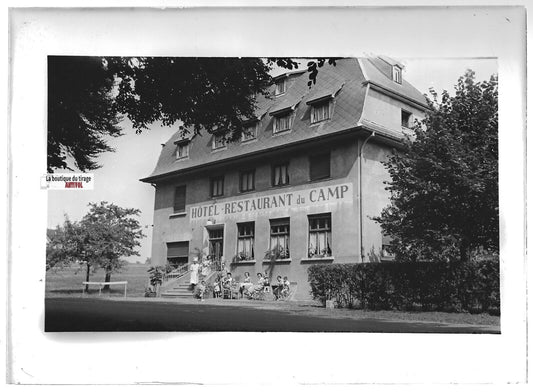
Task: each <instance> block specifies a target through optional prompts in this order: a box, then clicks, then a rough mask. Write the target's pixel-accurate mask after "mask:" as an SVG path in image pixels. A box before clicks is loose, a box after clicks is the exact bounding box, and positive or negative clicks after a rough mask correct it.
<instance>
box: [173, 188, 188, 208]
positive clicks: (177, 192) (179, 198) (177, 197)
mask: <svg viewBox="0 0 533 392" xmlns="http://www.w3.org/2000/svg"><path fill="white" fill-rule="evenodd" d="M185 191H186V187H185V185H180V186H177V187H176V188H175V189H174V213H179V212H185V193H186V192H185Z"/></svg>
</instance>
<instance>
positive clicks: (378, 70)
mask: <svg viewBox="0 0 533 392" xmlns="http://www.w3.org/2000/svg"><path fill="white" fill-rule="evenodd" d="M359 61H360V64H361V67H362V70H363V74H364V75H365V80H366V82H367V83H368V82H369V83H372V84H374V85H375V86H378V87H382V88H384V89H385V90H388V91H390V92H391V93H394V94H398V95H400V96H403V97H405V98H407V99H408V100H411V101H413V102H414V103H417V104H419V105H421V106H423V107H425V108H427V107H428V106H427V101H426V97H424V95H422V93H421V92H420V91H418V90H417V89H416V88H415V87H414V86H413V85H412V84H411V83H409V82H408V81H407V80H405V79H403V78H402V83H401V84H400V83H396V82H394V81H393V80H392V69H391V64H390V63H389V62H388V61H385V60H383V59H382V58H361V59H359Z"/></svg>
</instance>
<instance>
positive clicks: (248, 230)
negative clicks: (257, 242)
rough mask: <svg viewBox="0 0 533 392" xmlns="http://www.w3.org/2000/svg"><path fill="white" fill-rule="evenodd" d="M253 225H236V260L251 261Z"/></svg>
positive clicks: (252, 257) (252, 253) (248, 223)
mask: <svg viewBox="0 0 533 392" xmlns="http://www.w3.org/2000/svg"><path fill="white" fill-rule="evenodd" d="M254 235H255V223H254V222H246V223H237V260H238V261H245V260H253V259H254V258H255V256H254Z"/></svg>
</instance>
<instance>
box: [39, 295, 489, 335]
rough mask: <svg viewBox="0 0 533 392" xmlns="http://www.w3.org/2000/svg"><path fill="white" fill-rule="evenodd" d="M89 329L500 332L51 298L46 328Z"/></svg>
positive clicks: (214, 306) (220, 307) (271, 311)
mask: <svg viewBox="0 0 533 392" xmlns="http://www.w3.org/2000/svg"><path fill="white" fill-rule="evenodd" d="M85 331H101V332H103V331H236V332H243V331H250V332H251V331H253V332H399V333H403V332H405V333H499V332H498V331H497V329H487V328H484V327H482V326H475V325H472V326H469V325H452V324H440V323H429V322H413V321H389V320H384V319H371V318H357V319H354V318H338V317H337V318H328V317H324V316H320V315H318V316H317V315H310V314H301V313H300V314H298V313H295V312H288V311H283V310H281V309H280V310H276V309H272V308H270V309H265V308H257V307H250V306H238V305H237V306H235V304H232V306H224V305H223V304H213V303H209V302H202V303H200V302H197V303H190V302H189V303H181V302H150V301H117V300H105V299H93V298H49V299H46V301H45V332H85Z"/></svg>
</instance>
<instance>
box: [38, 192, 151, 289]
mask: <svg viewBox="0 0 533 392" xmlns="http://www.w3.org/2000/svg"><path fill="white" fill-rule="evenodd" d="M89 207H90V209H89V212H88V213H87V214H86V215H85V216H84V217H83V218H82V220H81V221H80V222H71V221H70V220H69V219H68V218H67V219H66V221H65V223H64V224H63V226H62V227H60V226H58V227H57V228H56V229H55V230H54V231H53V233H52V232H50V233H49V236H48V243H47V254H46V261H47V269H50V268H60V267H64V266H67V265H71V264H72V263H74V262H78V263H80V265H84V266H85V268H86V281H87V282H88V281H89V279H90V275H91V273H92V272H94V271H96V270H97V269H98V268H103V269H104V270H105V282H110V281H111V274H112V273H113V272H116V271H119V270H120V269H121V268H122V267H123V266H124V264H125V263H126V262H125V260H123V259H122V257H127V256H133V255H137V256H139V252H137V251H136V250H135V249H134V248H136V247H137V246H139V245H140V242H139V240H140V239H141V238H142V237H143V234H142V231H141V228H140V225H139V222H138V221H137V219H135V216H137V215H139V213H140V211H139V210H137V209H133V208H122V207H119V206H117V205H115V204H112V203H108V202H100V204H96V203H89ZM104 289H106V290H107V289H109V286H105V287H104Z"/></svg>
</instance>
